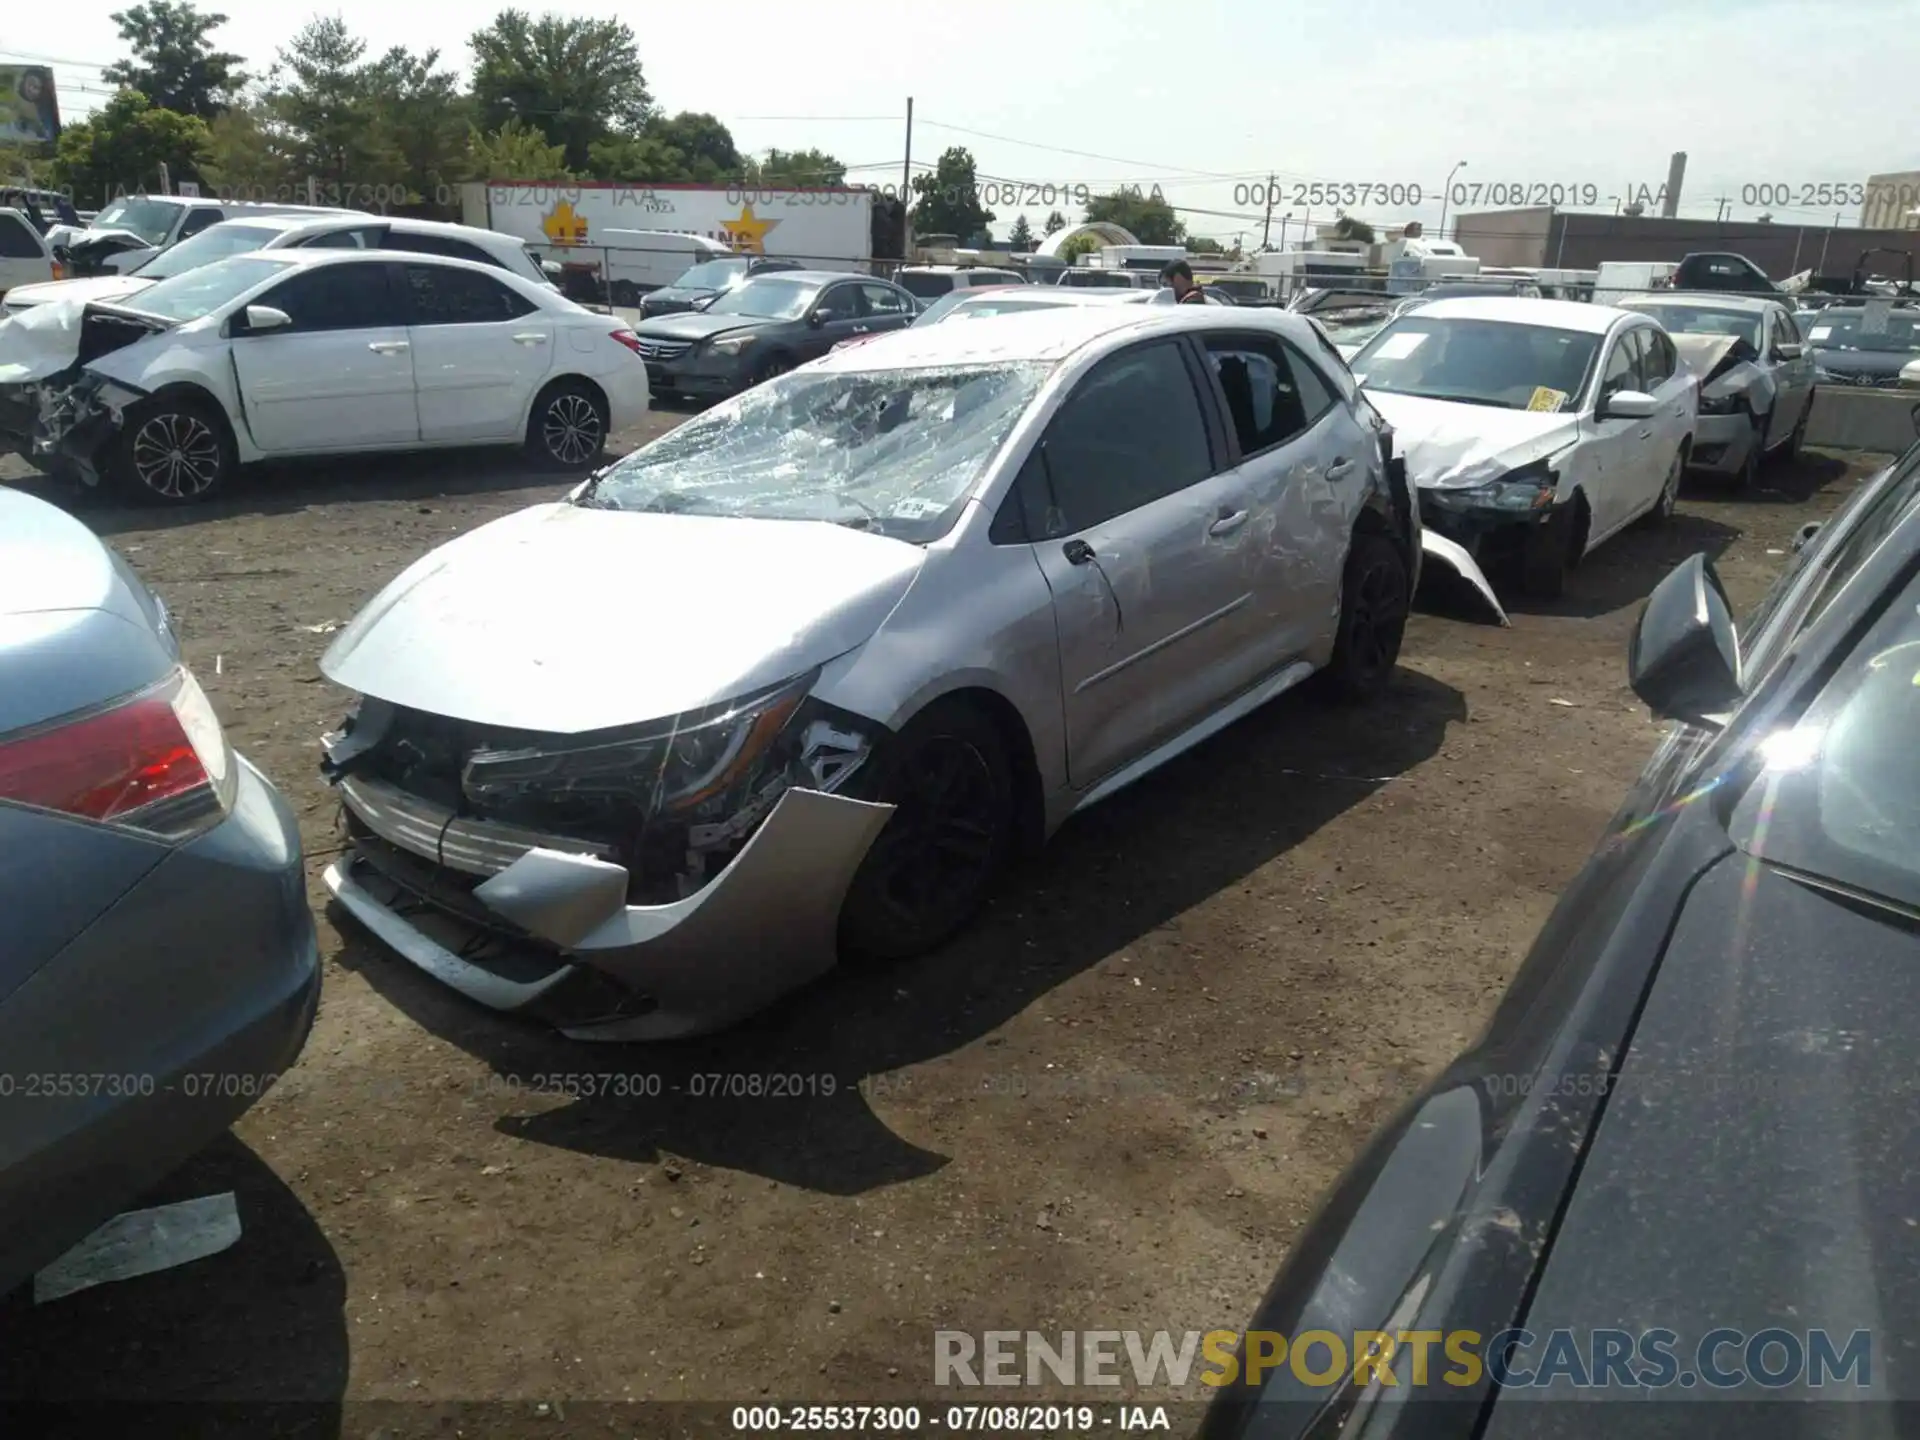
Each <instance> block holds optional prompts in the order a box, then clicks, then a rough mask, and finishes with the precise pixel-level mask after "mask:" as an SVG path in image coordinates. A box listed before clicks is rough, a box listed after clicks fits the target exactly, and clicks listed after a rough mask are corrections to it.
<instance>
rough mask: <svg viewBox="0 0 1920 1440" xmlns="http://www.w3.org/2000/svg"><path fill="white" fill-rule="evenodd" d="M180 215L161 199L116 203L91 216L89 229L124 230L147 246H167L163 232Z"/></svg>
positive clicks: (174, 206)
mask: <svg viewBox="0 0 1920 1440" xmlns="http://www.w3.org/2000/svg"><path fill="white" fill-rule="evenodd" d="M179 213H180V207H179V206H178V205H173V204H169V203H168V202H167V201H165V200H146V199H140V200H116V201H114V202H113V203H112V204H111V205H109V206H107V208H106V209H104V210H102V211H101V212H100V213H99V214H98V215H96V216H95V217H94V220H93V224H92V225H90V226H88V227H87V228H88V229H90V230H127V231H131V232H132V233H133V234H135V235H138V236H139V237H140V238H141V239H142V240H144V241H146V242H147V244H149V245H164V244H166V243H167V232H168V231H169V230H171V229H172V228H173V222H174V218H175V217H176V216H178V215H179Z"/></svg>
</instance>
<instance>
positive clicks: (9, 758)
mask: <svg viewBox="0 0 1920 1440" xmlns="http://www.w3.org/2000/svg"><path fill="white" fill-rule="evenodd" d="M231 771H232V765H231V763H230V759H229V754H228V750H227V742H226V737H225V736H224V735H223V734H222V733H221V730H220V722H219V720H218V719H217V718H216V717H215V716H214V713H213V707H212V706H211V705H209V704H208V703H207V697H206V695H205V694H204V693H202V691H201V689H200V686H199V684H198V683H197V682H196V681H195V680H194V678H193V676H192V675H191V674H190V673H189V672H188V671H187V670H186V669H185V668H184V667H183V668H181V669H178V670H176V671H174V672H173V674H171V675H169V676H168V677H167V678H166V679H165V680H163V681H162V682H161V683H160V684H158V685H156V686H153V687H152V688H150V689H147V690H143V691H141V692H140V693H139V694H138V695H135V696H133V697H131V698H130V699H126V700H122V701H120V702H118V703H117V704H115V705H113V706H111V707H110V708H108V709H105V710H98V711H95V712H93V713H91V714H88V715H84V716H81V717H79V718H77V719H71V720H67V721H57V722H55V723H54V724H53V725H51V726H49V727H46V728H43V729H39V730H36V731H35V732H33V733H32V734H28V735H24V736H22V737H21V738H19V739H17V740H8V741H0V801H12V802H14V803H16V804H21V805H33V806H37V807H39V808H40V809H43V810H54V811H58V812H59V813H60V814H63V815H74V816H78V817H80V818H81V819H84V820H96V821H100V822H102V823H105V824H112V825H123V826H126V827H128V828H130V829H135V830H144V831H147V832H149V833H151V834H155V835H161V836H166V837H168V838H177V837H181V836H185V835H189V834H193V833H194V832H196V831H198V830H200V829H203V828H205V826H206V824H207V823H208V822H209V821H211V820H213V819H216V818H218V817H219V816H220V815H222V814H224V813H225V812H226V807H227V804H228V800H229V786H228V781H229V778H230V775H231Z"/></svg>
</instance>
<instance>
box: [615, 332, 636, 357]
mask: <svg viewBox="0 0 1920 1440" xmlns="http://www.w3.org/2000/svg"><path fill="white" fill-rule="evenodd" d="M613 338H614V339H615V340H616V341H618V342H619V343H620V344H622V345H624V346H626V347H627V348H628V349H629V350H631V351H633V353H634V354H636V355H638V354H639V353H640V337H639V336H638V335H636V334H634V333H633V331H631V330H616V331H614V332H613Z"/></svg>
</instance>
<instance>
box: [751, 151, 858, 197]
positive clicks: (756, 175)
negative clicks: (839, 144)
mask: <svg viewBox="0 0 1920 1440" xmlns="http://www.w3.org/2000/svg"><path fill="white" fill-rule="evenodd" d="M740 178H741V179H742V180H744V181H746V182H747V183H748V184H749V185H764V186H781V185H790V186H793V187H795V188H804V187H808V186H819V185H844V184H846V183H847V167H846V166H845V165H844V164H843V163H841V162H840V161H839V160H836V159H835V158H834V157H833V156H831V155H829V154H828V153H827V152H826V151H824V150H769V151H767V153H766V154H765V155H762V156H759V157H757V158H750V159H748V160H747V162H746V163H745V164H744V165H743V166H742V167H741V174H740Z"/></svg>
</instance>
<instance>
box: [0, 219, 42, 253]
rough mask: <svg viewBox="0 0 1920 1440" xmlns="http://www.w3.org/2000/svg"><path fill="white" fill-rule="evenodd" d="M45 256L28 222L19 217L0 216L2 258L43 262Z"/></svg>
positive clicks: (0, 249)
mask: <svg viewBox="0 0 1920 1440" xmlns="http://www.w3.org/2000/svg"><path fill="white" fill-rule="evenodd" d="M45 255H46V252H45V251H43V250H41V248H40V241H39V239H38V238H37V237H36V236H35V235H34V233H33V230H32V229H31V227H29V226H28V224H27V222H26V221H24V220H22V219H21V218H20V217H19V216H17V215H12V214H0V256H5V257H6V258H7V259H9V260H41V259H44V258H45Z"/></svg>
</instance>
